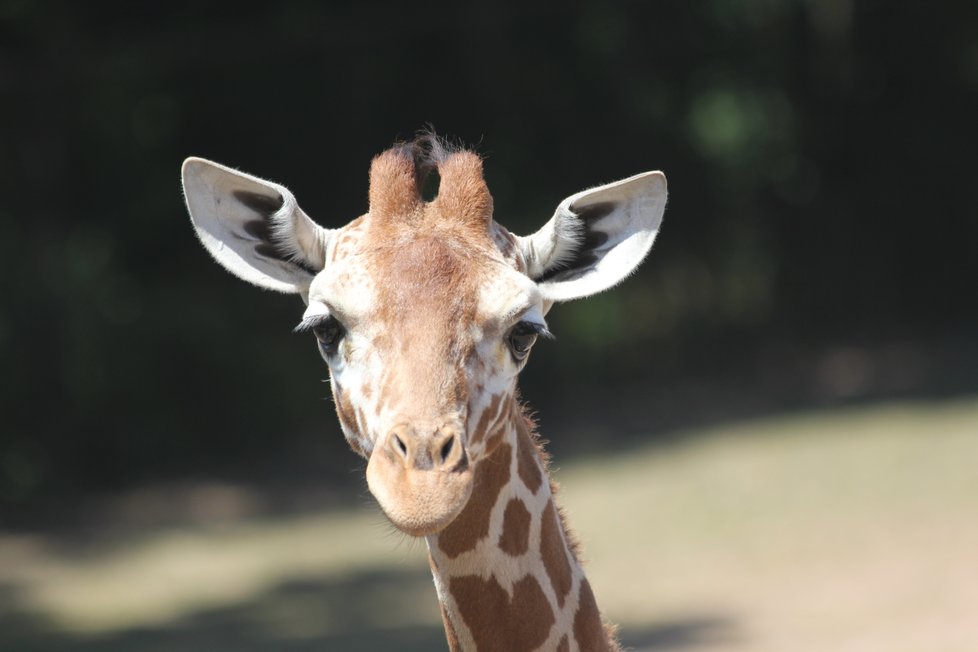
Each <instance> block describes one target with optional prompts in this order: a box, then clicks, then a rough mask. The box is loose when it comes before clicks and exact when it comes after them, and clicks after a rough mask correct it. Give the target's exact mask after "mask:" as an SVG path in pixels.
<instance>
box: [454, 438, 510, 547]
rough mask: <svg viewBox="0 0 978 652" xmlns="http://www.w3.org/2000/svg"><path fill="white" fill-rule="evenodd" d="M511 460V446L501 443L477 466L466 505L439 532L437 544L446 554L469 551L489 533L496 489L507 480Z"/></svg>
mask: <svg viewBox="0 0 978 652" xmlns="http://www.w3.org/2000/svg"><path fill="white" fill-rule="evenodd" d="M510 459H512V448H510V446H509V444H503V445H501V446H500V447H499V448H498V449H497V450H496V451H495V452H494V453H493V454H492V455H490V456H489V457H487V458H485V459H484V460H482V461H481V462H480V463H479V464H478V466H476V469H475V478H474V479H473V487H472V498H470V499H469V504H468V505H466V506H465V509H463V510H462V513H461V514H459V515H458V516H457V517H456V518H455V520H454V521H452V522H451V523H449V524H448V527H446V528H445V529H444V530H442V532H441V534H439V535H438V547H439V548H441V549H442V551H443V552H444V553H445V554H446V555H448V556H449V557H458V556H459V555H461V554H462V553H463V552H465V551H466V550H471V549H472V548H474V547H475V546H476V544H477V543H479V540H480V539H482V538H484V537H486V536H488V535H489V515H490V513H491V512H492V508H493V506H494V505H495V504H496V500H497V498H498V497H499V492H500V491H501V490H502V488H503V486H505V485H506V483H507V482H509V462H510Z"/></svg>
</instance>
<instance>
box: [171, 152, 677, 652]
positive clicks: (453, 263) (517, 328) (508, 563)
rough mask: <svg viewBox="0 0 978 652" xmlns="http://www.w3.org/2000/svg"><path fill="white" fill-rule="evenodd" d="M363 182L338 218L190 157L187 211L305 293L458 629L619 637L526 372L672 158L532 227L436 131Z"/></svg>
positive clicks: (322, 343) (606, 645)
mask: <svg viewBox="0 0 978 652" xmlns="http://www.w3.org/2000/svg"><path fill="white" fill-rule="evenodd" d="M432 173H435V174H437V175H438V177H439V185H438V191H437V196H436V197H435V198H434V199H431V200H430V201H429V200H425V199H424V198H423V197H422V191H421V189H422V186H423V184H424V181H425V178H426V177H427V176H428V175H429V174H432ZM369 186H370V192H369V209H368V211H367V213H366V214H364V215H363V216H361V217H359V218H357V219H355V220H353V221H352V222H350V223H348V224H346V225H345V226H343V227H340V228H334V229H327V228H324V227H322V226H319V225H318V224H317V223H316V222H314V221H313V220H311V219H310V218H309V217H308V216H307V215H306V214H305V213H304V212H303V211H302V209H301V208H299V205H298V203H297V202H296V200H295V197H294V196H293V195H292V193H290V192H289V191H288V190H287V189H286V188H285V187H284V186H281V185H278V184H276V183H272V182H269V181H265V180H263V179H260V178H258V177H254V176H251V175H248V174H244V173H242V172H239V171H237V170H233V169H231V168H228V167H225V166H223V165H219V164H217V163H213V162H211V161H207V160H205V159H200V158H189V159H187V160H186V161H185V162H184V165H183V187H184V193H185V196H186V201H187V207H188V209H189V211H190V215H191V219H192V222H193V226H194V229H195V230H196V232H197V235H198V237H199V238H200V240H201V242H202V244H203V245H204V247H205V248H206V249H207V250H208V251H209V252H210V253H211V255H212V256H213V257H214V258H215V259H216V260H217V262H219V263H220V264H221V265H222V266H224V267H225V268H226V269H228V270H229V271H230V272H232V273H233V274H235V275H236V276H238V277H240V278H242V279H244V280H245V281H248V282H250V283H253V284H255V285H257V286H259V287H263V288H267V289H271V290H277V291H281V292H289V293H295V294H299V295H300V296H301V297H302V299H303V300H304V301H305V302H306V304H307V308H306V311H305V313H304V314H303V315H302V318H301V321H300V323H299V326H298V327H297V330H300V331H311V332H312V333H314V334H315V336H316V340H317V345H318V348H319V352H320V355H321V356H322V357H323V359H324V360H325V361H326V363H327V366H328V368H329V374H330V380H331V387H332V393H333V399H334V402H335V405H336V411H337V415H338V417H339V421H340V424H341V426H342V429H343V433H344V435H345V437H346V439H347V441H348V442H349V444H350V446H351V448H352V449H353V450H354V451H355V452H356V453H358V454H360V455H362V456H363V457H365V458H366V459H367V460H368V462H367V484H368V486H369V488H370V491H371V493H372V494H373V495H374V497H375V498H376V499H377V502H378V504H379V505H380V507H381V509H382V511H383V512H384V514H385V515H386V516H387V518H388V519H389V520H390V521H391V522H392V523H393V525H394V526H395V527H397V528H398V529H400V530H402V531H403V532H406V533H407V534H410V535H412V536H419V537H425V540H426V543H427V545H428V550H429V559H430V562H431V569H432V573H433V577H434V581H435V586H436V589H437V592H438V597H439V600H440V602H441V608H442V614H443V617H444V622H445V631H446V636H447V637H448V643H449V646H450V647H451V649H452V650H453V651H459V650H466V651H468V650H479V651H480V652H485V651H487V650H488V651H491V650H506V651H508V652H513V651H517V650H527V651H529V650H559V651H561V652H573V651H575V650H579V651H590V650H615V649H617V644H616V643H615V636H614V633H613V630H611V629H608V628H606V627H605V626H604V625H603V623H602V620H601V616H600V613H599V612H598V608H597V605H596V603H595V599H594V595H593V593H592V591H591V588H590V586H589V585H588V582H587V579H586V578H585V576H584V572H583V570H582V568H581V564H580V562H579V561H578V556H577V552H576V546H575V544H574V542H573V540H572V539H571V535H570V533H569V531H568V530H567V528H566V526H565V524H564V520H563V517H562V516H561V513H560V511H559V509H558V508H557V506H556V505H555V503H554V495H553V494H554V490H553V486H552V483H551V482H550V481H549V477H548V471H547V463H546V456H545V454H544V453H543V451H542V449H541V447H540V446H539V444H538V442H537V438H536V434H535V431H534V428H533V425H532V424H531V423H530V422H529V420H528V419H527V417H526V416H525V415H524V411H523V408H522V406H521V404H520V403H519V400H518V397H517V389H516V386H517V376H518V374H519V372H520V370H521V369H522V368H523V366H524V365H525V364H526V361H527V358H528V356H529V353H530V349H531V348H532V346H533V345H534V343H535V341H536V340H537V339H538V338H539V337H546V336H549V330H548V328H547V323H546V319H545V317H546V314H547V312H548V311H549V309H550V307H551V306H552V305H553V304H554V303H555V302H560V301H567V300H571V299H577V298H582V297H586V296H589V295H592V294H595V293H597V292H600V291H602V290H605V289H608V288H610V287H612V286H613V285H615V284H617V283H619V282H620V281H621V280H623V279H624V278H625V277H626V276H628V275H629V274H630V273H631V272H632V271H634V269H635V268H636V267H637V266H638V265H639V263H641V261H642V260H643V259H644V258H645V256H646V255H647V254H648V252H649V250H650V249H651V247H652V243H653V241H654V240H655V237H656V234H657V233H658V230H659V225H660V222H661V220H662V215H663V212H664V210H665V204H666V194H667V192H666V180H665V176H664V175H663V174H662V173H661V172H646V173H644V174H639V175H636V176H633V177H629V178H627V179H623V180H621V181H617V182H615V183H611V184H606V185H603V186H599V187H596V188H592V189H589V190H585V191H583V192H580V193H577V194H575V195H572V196H570V197H568V198H567V199H565V200H564V201H563V202H561V203H560V204H559V205H558V207H557V210H556V212H555V213H554V215H553V216H552V217H551V218H550V220H549V221H547V222H545V223H544V225H543V226H542V227H541V228H540V229H539V230H538V231H537V232H536V233H533V234H531V235H528V236H523V237H520V236H515V235H513V234H512V233H510V232H509V231H508V230H507V229H505V228H504V227H503V226H501V225H500V224H498V223H497V222H496V221H495V220H494V219H493V201H492V196H491V194H490V193H489V189H488V188H487V186H486V183H485V180H484V178H483V174H482V160H481V159H480V158H479V157H478V156H477V155H476V154H474V153H472V152H470V151H466V150H463V149H458V148H452V147H449V146H447V145H446V144H445V143H444V142H443V141H440V140H439V139H437V138H435V137H434V136H423V137H421V138H419V139H417V140H415V141H412V142H408V143H403V144H400V145H396V146H394V147H393V148H391V149H389V150H387V151H385V152H383V153H381V154H379V155H378V156H377V157H375V158H374V160H373V162H372V164H371V168H370V180H369Z"/></svg>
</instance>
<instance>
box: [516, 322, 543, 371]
mask: <svg viewBox="0 0 978 652" xmlns="http://www.w3.org/2000/svg"><path fill="white" fill-rule="evenodd" d="M541 334H549V333H548V332H547V329H546V327H544V326H541V325H540V324H534V323H532V322H528V321H521V322H520V323H518V324H516V326H514V327H513V330H511V331H510V332H509V337H508V338H507V339H508V342H509V350H510V351H511V352H512V354H513V358H514V359H516V361H517V362H519V361H521V360H525V359H526V356H528V355H529V354H530V348H531V347H532V346H533V343H534V342H536V341H537V336H538V335H541Z"/></svg>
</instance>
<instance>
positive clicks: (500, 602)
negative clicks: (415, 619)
mask: <svg viewBox="0 0 978 652" xmlns="http://www.w3.org/2000/svg"><path fill="white" fill-rule="evenodd" d="M450 590H451V592H452V596H453V597H454V598H455V602H456V603H457V604H458V608H459V612H460V613H461V616H462V620H464V621H465V624H466V625H467V626H468V628H469V631H471V632H472V637H473V638H474V639H475V644H476V648H478V651H479V652H530V651H531V650H536V649H537V648H538V647H540V645H541V644H543V642H544V641H546V640H547V635H548V634H549V633H550V628H551V627H553V625H554V623H555V622H556V619H555V618H554V614H553V611H552V610H551V608H550V603H549V602H547V597H546V595H544V593H543V589H541V588H540V584H539V582H537V580H536V579H535V578H534V577H533V576H532V575H526V576H525V577H523V579H521V580H519V581H517V582H516V583H514V584H513V597H512V599H510V597H509V595H507V594H506V590H505V589H503V587H502V586H500V584H499V582H497V581H496V579H495V578H492V577H490V578H489V579H488V580H484V579H482V578H481V577H479V576H478V575H466V576H463V577H453V578H452V579H451V584H450ZM501 623H505V624H506V626H505V627H500V626H499V625H500V624H501Z"/></svg>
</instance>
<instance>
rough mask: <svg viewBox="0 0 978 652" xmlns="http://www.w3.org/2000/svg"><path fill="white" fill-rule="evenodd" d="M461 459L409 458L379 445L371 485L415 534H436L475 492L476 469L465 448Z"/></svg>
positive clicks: (399, 524) (399, 523)
mask: <svg viewBox="0 0 978 652" xmlns="http://www.w3.org/2000/svg"><path fill="white" fill-rule="evenodd" d="M459 448H460V450H459V451H458V455H456V456H453V457H456V458H457V459H451V460H448V463H446V464H441V465H437V464H435V465H432V464H425V463H418V462H417V461H416V460H409V461H406V460H405V459H404V457H403V456H401V455H398V454H396V453H393V452H392V451H391V450H390V448H388V447H383V448H376V449H374V451H373V453H372V454H371V455H370V461H369V462H368V463H367V486H368V487H369V488H370V493H372V494H373V495H374V498H376V499H377V502H378V504H379V505H380V508H381V510H383V512H384V515H385V516H387V518H388V520H390V522H391V523H392V524H393V525H394V527H396V528H397V529H398V530H400V531H401V532H404V533H405V534H409V535H411V536H415V537H423V536H428V535H431V534H436V533H438V532H440V531H441V530H443V529H444V528H445V527H447V526H448V524H449V523H451V522H452V521H454V520H455V517H457V516H458V515H459V513H460V512H461V511H462V510H463V509H464V508H465V505H466V504H467V503H468V501H469V497H470V496H471V495H472V478H473V474H472V469H471V465H470V464H469V462H468V456H467V455H466V453H465V450H464V448H461V446H460V445H459Z"/></svg>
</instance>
